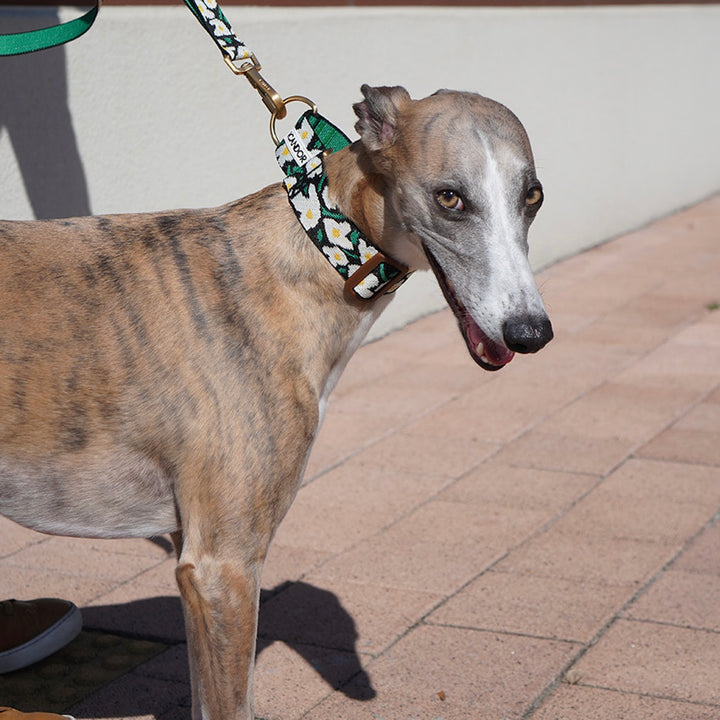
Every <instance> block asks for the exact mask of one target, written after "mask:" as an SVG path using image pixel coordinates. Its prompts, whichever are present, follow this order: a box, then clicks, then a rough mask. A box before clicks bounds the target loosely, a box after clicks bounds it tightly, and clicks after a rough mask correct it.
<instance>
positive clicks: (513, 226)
mask: <svg viewBox="0 0 720 720" xmlns="http://www.w3.org/2000/svg"><path fill="white" fill-rule="evenodd" d="M362 92H363V95H364V100H363V101H362V102H360V103H358V104H357V105H356V106H355V111H356V113H357V115H358V117H359V121H358V123H357V125H356V129H357V130H358V132H359V134H360V140H358V141H357V142H355V143H354V144H352V145H351V146H349V147H348V148H346V149H344V150H341V151H339V152H336V153H334V154H332V155H330V156H329V157H328V158H327V160H326V168H327V174H328V178H329V186H330V189H331V192H332V195H333V199H334V200H335V201H336V202H337V203H338V204H339V206H340V207H341V209H342V210H343V212H344V213H345V214H346V215H347V216H348V217H350V218H351V219H353V220H354V221H355V223H356V224H357V225H358V226H359V227H360V228H361V229H362V230H363V231H364V232H365V233H366V234H367V235H368V236H369V237H370V238H371V239H372V241H373V242H374V243H376V244H377V245H378V246H379V247H380V248H381V249H382V250H383V252H384V253H385V254H387V255H388V256H390V257H392V258H394V259H396V260H398V261H400V262H402V263H404V264H405V265H407V266H408V267H409V268H412V269H423V268H427V267H428V266H430V267H431V268H432V269H433V271H434V272H435V274H436V275H437V277H438V280H439V283H440V285H441V287H442V289H443V291H444V293H445V295H446V297H447V299H448V302H449V304H450V306H451V308H452V310H453V312H454V313H455V315H456V316H457V319H458V324H459V326H460V330H461V332H462V334H463V336H464V338H465V340H466V342H467V345H468V349H469V351H470V354H471V356H472V357H473V359H474V360H475V361H476V362H478V363H479V364H480V365H481V366H483V367H484V368H486V369H490V370H493V369H498V368H500V367H502V366H503V365H505V364H506V363H507V362H509V361H510V359H511V358H512V356H513V352H523V353H524V352H535V351H537V350H539V349H540V348H541V347H542V346H543V345H545V344H546V343H547V342H548V341H549V340H550V339H551V337H552V329H551V325H550V321H549V320H548V318H547V315H546V312H545V309H544V307H543V303H542V300H541V299H540V296H539V293H538V290H537V287H536V285H535V282H534V279H533V276H532V273H531V270H530V267H529V264H528V260H527V231H528V227H529V226H530V223H531V222H532V221H533V218H534V217H535V214H536V212H537V210H538V209H539V207H540V205H541V203H542V198H543V195H542V189H541V186H540V183H539V182H538V180H537V178H536V175H535V168H534V164H533V157H532V153H531V150H530V144H529V141H528V138H527V136H526V134H525V131H524V129H523V127H522V125H521V124H520V122H519V121H518V120H517V118H516V117H515V116H514V115H513V114H512V113H511V112H510V111H509V110H507V109H506V108H505V107H503V106H502V105H499V104H498V103H496V102H493V101H492V100H489V99H487V98H484V97H481V96H479V95H474V94H469V93H461V92H450V91H442V92H440V93H436V94H435V95H433V96H431V97H429V98H426V99H423V100H419V101H414V100H411V98H410V96H409V95H408V93H407V91H405V90H404V89H403V88H400V87H394V88H370V87H367V86H364V87H363V88H362ZM0 287H2V292H1V293H0V323H1V328H0V511H2V513H3V514H5V515H7V516H8V517H10V518H12V519H13V520H15V521H17V522H19V523H22V524H23V525H26V526H27V527H30V528H34V529H36V530H39V531H42V532H47V533H57V534H62V535H75V536H87V537H128V536H132V537H148V536H155V535H160V534H162V533H171V534H172V537H173V539H174V542H175V545H176V549H177V551H178V555H179V559H178V565H177V581H178V585H179V588H180V594H181V596H182V603H183V608H184V613H185V620H186V626H187V636H188V648H189V654H190V668H191V678H192V685H193V717H194V718H201V717H202V718H205V720H228V719H229V718H237V719H241V720H250V719H251V718H253V679H252V675H253V661H254V650H255V635H256V623H257V608H258V597H259V592H260V575H261V571H262V567H263V561H264V559H265V555H266V552H267V548H268V544H269V543H270V541H271V539H272V537H273V534H274V532H275V530H276V528H277V527H278V524H279V523H280V521H281V519H282V518H283V516H284V515H285V513H286V511H287V509H288V507H289V506H290V503H291V502H292V500H293V497H294V496H295V493H296V491H297V489H298V486H299V484H300V480H301V476H302V473H303V470H304V467H305V464H306V460H307V457H308V453H309V451H310V447H311V445H312V442H313V439H314V437H315V435H316V433H317V430H318V426H319V423H320V421H321V418H322V414H323V410H324V407H325V403H326V399H327V396H328V393H329V392H330V390H331V389H332V387H333V385H334V384H335V382H336V381H337V379H338V376H339V374H340V372H341V370H342V368H343V367H344V365H345V363H346V362H347V360H348V359H349V357H350V355H351V354H352V353H353V351H354V350H355V349H356V348H357V347H358V345H359V344H360V342H361V341H362V339H363V337H364V336H365V334H366V332H367V331H368V329H369V327H370V325H371V324H372V322H373V321H374V320H375V318H376V317H377V316H378V315H379V313H380V312H381V311H382V310H383V308H384V307H385V306H386V305H387V304H388V302H389V301H390V299H391V297H392V296H391V295H385V296H383V297H380V298H378V299H375V300H372V301H369V302H368V301H361V300H359V299H351V298H348V297H347V294H345V293H344V292H343V283H342V281H341V279H340V278H339V276H338V275H337V274H336V273H335V271H334V270H333V269H332V267H331V266H330V265H329V263H328V262H327V261H326V259H325V257H324V256H323V255H322V253H320V252H319V251H318V250H317V249H316V248H315V247H314V246H313V244H312V243H311V242H310V241H309V239H308V238H307V236H306V235H305V233H304V231H303V229H302V227H301V226H300V224H299V223H298V221H297V219H296V218H295V215H294V213H293V211H292V209H291V208H290V206H289V204H288V201H287V197H286V195H285V190H284V189H283V188H282V187H281V186H279V185H275V186H271V187H268V188H266V189H264V190H261V191H260V192H258V193H256V194H254V195H251V196H249V197H246V198H243V199H241V200H238V201H237V202H233V203H230V204H229V205H225V206H223V207H220V208H217V209H212V210H180V211H176V212H165V213H151V214H142V215H118V216H108V217H88V218H81V219H73V220H56V221H48V222H1V223H0Z"/></svg>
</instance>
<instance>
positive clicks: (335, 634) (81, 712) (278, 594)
mask: <svg viewBox="0 0 720 720" xmlns="http://www.w3.org/2000/svg"><path fill="white" fill-rule="evenodd" d="M82 614H83V626H84V629H85V630H88V631H102V632H106V633H111V634H118V635H124V636H131V637H141V638H145V639H152V640H154V641H157V642H160V643H165V644H167V645H171V646H176V647H175V648H172V649H171V650H170V651H168V652H165V653H164V654H162V655H160V656H159V657H158V658H156V659H155V660H153V661H151V665H149V666H146V667H148V674H149V675H150V676H152V674H153V665H154V667H155V668H156V669H157V668H158V663H161V664H162V665H163V666H162V669H161V670H160V676H161V677H163V678H172V680H173V683H174V684H176V685H179V686H181V687H182V686H184V687H185V688H187V693H185V698H184V701H183V704H187V703H189V687H190V685H189V682H190V681H189V672H188V665H187V658H186V652H185V646H184V642H185V630H184V623H183V614H182V608H181V605H180V600H179V598H178V597H170V596H160V597H155V598H148V599H144V600H136V601H133V602H129V603H124V604H117V605H100V606H92V607H86V608H83V610H82ZM357 638H358V634H357V629H356V627H355V621H354V620H353V618H352V616H351V615H350V614H349V613H348V612H347V610H345V608H344V607H343V606H342V604H341V603H340V601H339V600H338V598H337V596H336V595H335V594H334V593H332V592H330V591H328V590H324V589H322V588H318V587H315V586H314V585H310V584H308V583H304V582H285V583H282V584H281V585H278V586H277V587H275V588H273V589H271V590H263V591H262V593H261V599H260V617H259V628H258V642H257V653H256V654H257V656H260V655H261V654H262V653H263V652H265V651H266V650H267V649H268V648H269V647H271V646H272V645H274V644H275V643H285V644H286V645H287V646H288V647H289V648H291V649H292V650H293V651H294V652H295V653H297V654H298V655H299V656H300V657H302V658H303V659H304V660H305V661H306V662H307V663H308V665H309V666H310V667H311V668H313V671H314V672H316V673H318V674H319V675H320V677H322V678H323V680H325V682H326V683H327V684H328V685H329V686H330V687H331V688H333V689H335V690H339V691H340V692H342V693H343V694H344V695H346V696H347V697H349V698H352V699H354V700H359V701H364V700H371V699H372V698H373V697H375V690H374V689H373V687H372V684H371V682H370V679H369V677H368V675H367V673H366V672H365V670H364V669H363V667H362V663H361V659H360V656H359V654H358V652H357V649H356V644H357ZM142 670H143V668H140V670H138V671H137V672H136V673H135V676H139V675H140V673H141V672H142ZM132 677H133V676H128V677H126V678H125V682H129V683H130V684H131V685H132V682H133V680H132ZM138 684H139V679H138ZM128 689H129V691H128V692H123V693H122V694H119V693H104V694H103V707H98V705H97V704H96V703H95V702H94V701H90V703H91V704H88V701H85V702H80V703H79V704H78V705H77V707H75V708H73V712H74V714H75V715H76V716H77V717H90V716H94V717H98V716H99V715H98V713H102V716H104V717H128V716H130V717H132V716H134V715H147V714H148V713H154V714H155V715H156V716H159V715H162V716H163V718H169V717H170V716H172V718H173V720H174V718H175V717H178V718H180V717H184V716H185V715H187V714H188V712H187V708H178V707H177V706H176V707H175V709H174V710H169V709H168V707H159V706H158V707H147V706H145V707H140V705H141V704H143V703H145V702H146V699H147V696H146V695H145V693H139V695H143V696H144V698H143V700H141V699H140V697H139V696H138V694H135V693H134V692H133V691H132V690H131V689H130V686H128ZM120 695H122V696H120ZM151 702H152V701H151ZM168 713H169V714H168Z"/></svg>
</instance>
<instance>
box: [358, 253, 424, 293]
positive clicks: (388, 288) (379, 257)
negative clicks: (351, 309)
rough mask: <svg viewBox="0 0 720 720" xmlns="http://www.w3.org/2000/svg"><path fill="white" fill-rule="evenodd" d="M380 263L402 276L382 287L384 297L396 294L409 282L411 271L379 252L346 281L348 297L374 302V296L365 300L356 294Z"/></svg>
mask: <svg viewBox="0 0 720 720" xmlns="http://www.w3.org/2000/svg"><path fill="white" fill-rule="evenodd" d="M380 263H385V264H386V265H390V266H392V267H394V268H395V269H396V270H398V271H399V272H400V275H399V276H398V277H394V278H392V279H390V280H388V281H387V282H386V283H385V284H384V285H382V286H381V287H380V290H381V291H382V294H383V295H386V294H387V293H392V292H395V291H396V290H397V289H398V288H399V287H400V286H401V285H402V284H403V283H404V282H405V280H407V278H408V275H409V274H410V270H409V269H408V268H407V267H405V265H403V264H402V263H399V262H397V261H396V260H391V259H390V258H389V257H388V256H387V255H385V254H384V253H382V252H380V251H378V252H377V253H375V255H373V256H372V257H371V258H370V259H369V260H367V261H365V262H364V263H363V264H362V265H361V266H360V267H359V268H358V269H357V270H356V271H355V272H354V273H353V274H352V275H350V277H349V278H347V280H345V295H346V297H352V298H355V299H359V300H372V299H373V298H374V297H375V295H374V294H373V295H371V296H370V297H368V298H365V297H362V296H361V295H359V294H358V293H357V292H355V288H356V287H357V286H358V285H360V283H361V282H362V281H363V280H364V279H365V278H366V277H367V276H368V275H369V274H370V273H371V272H372V271H373V270H375V268H377V266H378V265H380Z"/></svg>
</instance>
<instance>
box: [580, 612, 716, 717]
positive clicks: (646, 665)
mask: <svg viewBox="0 0 720 720" xmlns="http://www.w3.org/2000/svg"><path fill="white" fill-rule="evenodd" d="M719 664H720V643H718V634H717V633H715V632H708V631H706V630H695V629H689V628H681V627H673V626H668V625H661V624H657V623H652V622H634V621H630V620H619V621H618V622H617V623H616V624H615V625H614V626H613V627H612V628H610V630H609V631H608V633H607V635H605V637H604V638H603V639H602V641H601V642H600V643H598V644H597V645H595V646H594V647H592V648H591V649H590V650H589V651H588V653H587V655H585V656H584V657H583V658H582V659H581V660H580V661H579V662H578V663H577V666H576V668H575V669H576V671H577V676H579V678H580V682H582V683H583V684H588V685H596V686H601V687H605V688H612V689H616V690H621V691H623V692H631V693H638V694H644V695H652V696H656V697H664V698H670V699H673V700H686V701H691V702H697V703H708V704H714V705H720V686H719V685H718V682H717V677H718V676H717V668H718V665H719Z"/></svg>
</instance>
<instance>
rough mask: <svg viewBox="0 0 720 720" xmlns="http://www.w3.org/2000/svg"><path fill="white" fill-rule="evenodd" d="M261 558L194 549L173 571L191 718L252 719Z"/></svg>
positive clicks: (184, 553)
mask: <svg viewBox="0 0 720 720" xmlns="http://www.w3.org/2000/svg"><path fill="white" fill-rule="evenodd" d="M261 565H262V564H261V563H252V562H251V563H246V562H243V561H242V560H240V559H239V558H238V557H235V558H228V557H212V556H210V555H209V554H207V553H204V554H196V553H194V552H193V551H192V550H190V549H189V548H187V545H186V546H185V549H184V550H183V553H182V555H181V557H180V562H179V563H178V567H177V570H176V576H177V581H178V586H179V588H180V594H181V597H182V601H183V610H184V613H185V627H186V632H187V641H188V655H189V661H190V677H191V683H192V689H193V718H194V720H201V719H202V720H252V719H253V717H254V716H253V664H254V658H255V637H256V632H257V612H258V601H259V595H260V573H261V569H262V568H261Z"/></svg>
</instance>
